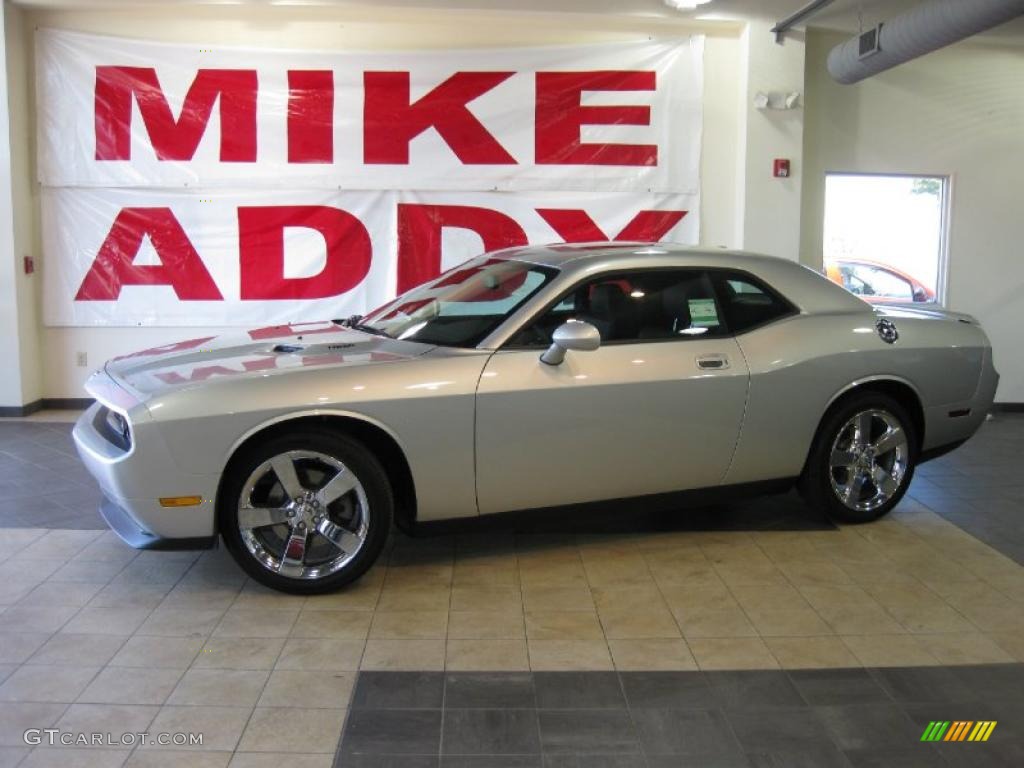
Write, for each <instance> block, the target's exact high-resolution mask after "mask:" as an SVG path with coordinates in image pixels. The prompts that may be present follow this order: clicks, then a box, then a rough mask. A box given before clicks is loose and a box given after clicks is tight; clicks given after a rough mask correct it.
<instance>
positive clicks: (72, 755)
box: [21, 746, 128, 768]
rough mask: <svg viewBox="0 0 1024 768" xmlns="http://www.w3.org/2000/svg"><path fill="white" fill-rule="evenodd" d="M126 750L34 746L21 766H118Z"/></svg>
mask: <svg viewBox="0 0 1024 768" xmlns="http://www.w3.org/2000/svg"><path fill="white" fill-rule="evenodd" d="M127 756H128V752H127V751H125V750H116V749H99V748H96V747H43V746H39V747H36V748H35V749H34V750H32V752H31V753H30V754H29V756H28V757H26V758H25V761H24V762H23V763H21V766H22V768H68V766H74V768H120V766H121V765H123V763H124V760H125V758H126V757H127Z"/></svg>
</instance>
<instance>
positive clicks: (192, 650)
mask: <svg viewBox="0 0 1024 768" xmlns="http://www.w3.org/2000/svg"><path fill="white" fill-rule="evenodd" d="M202 646H203V640H202V638H201V637H160V636H157V635H153V636H150V635H135V636H134V637H130V638H128V641H127V642H126V643H125V644H124V645H123V646H122V647H121V650H119V651H118V652H117V654H116V655H115V656H114V658H113V659H111V660H110V665H111V666H116V667H151V668H156V669H184V668H185V667H187V666H189V665H190V664H191V663H192V661H193V659H195V657H196V654H197V653H199V649H200V648H202Z"/></svg>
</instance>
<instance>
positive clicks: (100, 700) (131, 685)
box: [78, 667, 182, 704]
mask: <svg viewBox="0 0 1024 768" xmlns="http://www.w3.org/2000/svg"><path fill="white" fill-rule="evenodd" d="M181 675H182V670H179V669H148V668H146V667H136V668H133V669H132V670H131V671H130V672H129V671H127V670H126V669H125V668H123V667H107V668H106V669H104V670H103V671H101V672H100V673H99V674H98V675H97V676H96V678H95V679H94V680H93V681H92V682H91V683H89V687H88V688H86V689H85V690H84V691H83V692H82V695H81V696H79V697H78V701H79V702H82V703H89V704H163V703H164V702H165V701H166V700H167V697H168V696H170V695H171V691H173V690H174V686H176V685H177V684H178V680H179V679H180V678H181Z"/></svg>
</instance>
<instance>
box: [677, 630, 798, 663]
mask: <svg viewBox="0 0 1024 768" xmlns="http://www.w3.org/2000/svg"><path fill="white" fill-rule="evenodd" d="M687 643H688V644H689V646H690V651H691V652H692V653H693V657H694V658H695V659H696V660H697V666H698V667H700V668H701V669H706V670H708V669H710V670H715V669H777V668H778V666H779V663H778V661H776V659H775V657H774V656H773V655H772V652H771V651H770V650H769V649H768V646H767V645H765V643H764V641H763V640H761V638H758V637H744V638H722V637H716V638H694V639H692V640H690V639H688V640H687Z"/></svg>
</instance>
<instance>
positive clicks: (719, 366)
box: [697, 354, 729, 371]
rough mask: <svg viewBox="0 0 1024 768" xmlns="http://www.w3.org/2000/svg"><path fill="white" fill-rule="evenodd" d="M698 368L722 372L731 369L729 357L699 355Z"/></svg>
mask: <svg viewBox="0 0 1024 768" xmlns="http://www.w3.org/2000/svg"><path fill="white" fill-rule="evenodd" d="M697 367H698V368H700V369H701V370H704V371H721V370H723V369H725V368H728V367H729V356H728V355H722V354H715V355H698V356H697Z"/></svg>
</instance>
